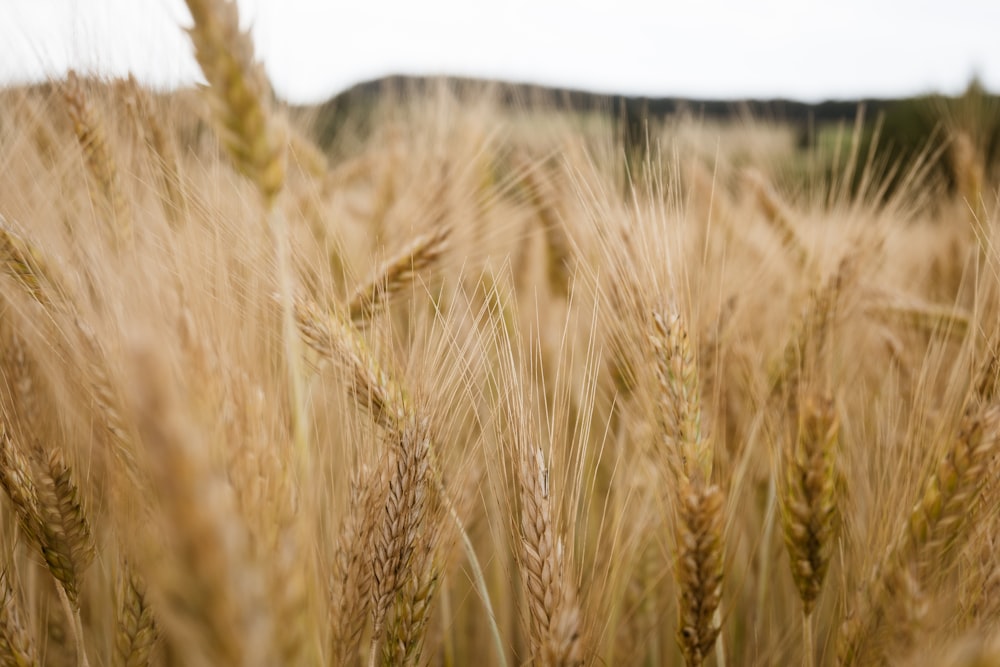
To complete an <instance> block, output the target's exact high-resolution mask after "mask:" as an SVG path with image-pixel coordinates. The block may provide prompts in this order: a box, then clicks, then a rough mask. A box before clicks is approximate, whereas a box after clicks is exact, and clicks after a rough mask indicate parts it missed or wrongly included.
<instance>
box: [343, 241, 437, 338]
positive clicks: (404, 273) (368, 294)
mask: <svg viewBox="0 0 1000 667" xmlns="http://www.w3.org/2000/svg"><path fill="white" fill-rule="evenodd" d="M448 233H449V228H448V227H444V226H442V227H439V228H438V229H436V230H434V231H433V232H431V233H428V234H421V235H420V236H418V237H416V238H415V239H413V240H412V241H411V242H410V243H408V244H407V245H406V246H405V247H404V248H403V249H402V250H400V251H399V252H397V253H396V254H394V255H393V256H392V257H390V258H389V259H387V260H386V261H385V262H383V263H382V265H381V266H379V267H378V268H377V269H376V270H375V272H374V273H373V274H372V275H371V276H370V277H369V278H368V280H366V281H365V282H364V284H362V285H361V286H360V287H358V289H357V290H355V292H354V295H353V296H352V297H351V299H350V301H349V302H348V303H349V305H348V312H349V313H350V315H351V320H353V321H354V322H356V323H362V322H365V321H367V320H369V319H371V317H372V315H373V314H374V313H375V311H376V310H377V309H378V307H379V306H380V305H381V304H383V303H385V302H386V301H389V300H391V299H392V297H393V296H395V295H396V294H398V293H399V292H401V291H403V290H404V289H406V287H407V286H408V285H410V284H411V283H412V282H413V281H414V279H415V278H416V276H417V275H418V274H419V273H421V272H422V271H425V270H426V269H427V268H428V267H430V266H433V265H434V264H435V263H436V262H437V261H438V260H439V259H440V258H441V255H442V253H443V252H444V250H445V247H446V244H447V240H448Z"/></svg>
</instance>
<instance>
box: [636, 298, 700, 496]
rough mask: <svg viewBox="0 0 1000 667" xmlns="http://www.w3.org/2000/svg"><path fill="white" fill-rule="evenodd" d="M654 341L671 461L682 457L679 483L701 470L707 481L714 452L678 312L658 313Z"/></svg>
mask: <svg viewBox="0 0 1000 667" xmlns="http://www.w3.org/2000/svg"><path fill="white" fill-rule="evenodd" d="M650 340H651V342H652V344H653V349H654V351H655V353H656V364H655V368H656V379H657V382H658V384H659V390H660V406H661V412H662V417H661V420H662V428H663V432H664V438H665V440H666V445H667V448H668V454H667V455H668V457H669V458H668V460H669V459H672V458H673V457H679V459H680V461H681V466H680V472H681V473H682V474H681V475H680V476H678V479H683V478H685V477H689V476H690V475H691V474H692V472H693V471H694V470H695V469H697V470H699V471H700V474H701V475H702V478H703V479H705V480H707V479H709V477H710V476H711V472H712V452H711V449H710V448H709V447H707V446H705V445H706V443H704V442H703V441H702V437H701V396H700V391H701V389H700V386H699V384H698V364H697V362H696V360H695V356H694V351H693V347H692V345H691V343H690V340H689V339H688V334H687V329H686V328H685V326H684V323H683V322H682V321H681V318H680V315H679V314H678V313H677V312H676V311H671V312H664V311H662V310H656V311H655V312H654V313H653V334H652V335H651V336H650ZM695 466H697V468H695Z"/></svg>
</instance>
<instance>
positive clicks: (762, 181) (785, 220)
mask: <svg viewBox="0 0 1000 667" xmlns="http://www.w3.org/2000/svg"><path fill="white" fill-rule="evenodd" d="M744 178H745V179H746V181H747V183H748V184H749V185H750V186H751V188H752V189H753V193H754V196H755V198H756V201H757V206H758V208H760V210H761V212H762V213H763V214H764V218H765V219H766V220H767V221H768V222H769V223H770V224H771V226H772V227H773V228H774V230H775V231H776V232H777V233H778V236H779V237H780V238H781V245H782V246H784V248H785V250H787V251H788V253H789V254H790V255H791V256H792V259H793V260H794V261H795V263H796V264H797V265H798V266H799V267H800V268H805V267H806V266H808V264H809V252H808V251H807V250H806V248H805V246H804V245H803V244H802V240H801V239H800V238H799V234H798V232H796V231H795V225H794V224H792V216H791V214H790V213H789V207H788V205H787V204H786V203H785V202H784V201H783V200H782V199H781V196H780V195H779V194H778V192H777V191H776V190H775V189H774V187H773V186H772V185H771V184H770V182H768V180H767V177H766V176H764V174H762V173H761V172H759V171H757V170H750V171H748V172H746V173H745V174H744Z"/></svg>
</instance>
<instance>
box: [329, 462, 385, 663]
mask: <svg viewBox="0 0 1000 667" xmlns="http://www.w3.org/2000/svg"><path fill="white" fill-rule="evenodd" d="M382 472H383V471H382V470H381V469H380V470H379V473H380V475H378V476H376V475H375V474H373V473H372V472H371V471H370V470H369V469H368V467H367V466H362V467H361V469H360V470H359V471H358V472H357V473H356V474H355V476H354V478H353V479H352V480H351V500H350V507H349V508H348V513H347V516H346V517H345V519H344V523H343V525H342V526H341V529H340V535H339V538H338V540H337V550H336V552H335V554H334V559H333V573H332V575H331V582H330V597H331V600H330V609H331V623H330V624H331V629H332V634H331V644H330V646H331V649H332V652H333V653H332V655H333V658H334V664H338V665H346V664H349V663H350V662H351V661H356V660H357V654H358V646H359V644H360V643H361V634H362V632H363V631H364V627H365V620H366V619H367V618H368V614H369V613H370V611H371V591H372V568H371V563H370V561H369V558H370V554H371V551H372V535H373V533H374V531H375V526H376V523H377V522H378V520H379V506H378V501H379V499H380V498H382V497H384V493H385V490H386V485H387V480H385V479H382V476H381V473H382Z"/></svg>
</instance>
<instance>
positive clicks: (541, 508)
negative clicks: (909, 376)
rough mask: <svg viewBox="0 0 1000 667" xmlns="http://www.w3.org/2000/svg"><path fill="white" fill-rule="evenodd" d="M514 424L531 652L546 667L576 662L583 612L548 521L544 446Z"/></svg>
mask: <svg viewBox="0 0 1000 667" xmlns="http://www.w3.org/2000/svg"><path fill="white" fill-rule="evenodd" d="M518 421H520V420H518ZM512 426H513V428H514V430H515V432H514V436H513V437H514V442H515V448H516V450H515V451H516V452H517V456H518V462H517V468H516V471H517V481H518V486H519V488H520V522H519V525H520V530H519V533H520V560H521V564H520V566H521V576H522V577H523V580H524V591H525V595H526V597H527V605H528V630H529V638H530V640H531V650H532V655H533V656H534V657H535V659H536V660H538V663H539V664H540V665H544V666H545V667H556V666H562V665H579V664H582V662H583V647H582V645H581V644H582V643H581V638H580V632H581V629H580V625H581V621H582V616H581V613H580V608H579V604H578V603H577V600H576V592H575V590H574V589H573V585H572V581H571V579H570V572H569V569H568V563H567V560H566V553H565V547H564V545H563V541H562V538H561V537H560V536H559V534H558V533H557V530H556V527H555V525H554V522H553V519H552V509H551V507H550V499H549V471H548V468H547V467H546V466H545V460H544V458H543V456H542V450H541V449H539V448H538V446H537V445H535V444H534V443H533V442H531V440H530V439H529V438H528V435H527V425H526V424H523V423H522V424H517V423H515V424H513V425H512Z"/></svg>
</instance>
